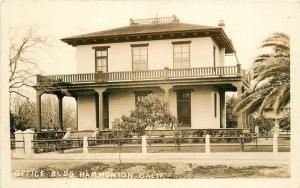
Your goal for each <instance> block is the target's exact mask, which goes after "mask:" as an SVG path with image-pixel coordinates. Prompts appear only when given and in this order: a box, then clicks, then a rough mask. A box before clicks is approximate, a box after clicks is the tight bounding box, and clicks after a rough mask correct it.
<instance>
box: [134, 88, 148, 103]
mask: <svg viewBox="0 0 300 188" xmlns="http://www.w3.org/2000/svg"><path fill="white" fill-rule="evenodd" d="M134 93H135V105H136V104H137V102H138V101H139V100H143V99H145V98H146V97H147V96H148V95H151V94H152V91H135V92H134Z"/></svg>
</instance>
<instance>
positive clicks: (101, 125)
mask: <svg viewBox="0 0 300 188" xmlns="http://www.w3.org/2000/svg"><path fill="white" fill-rule="evenodd" d="M105 90H106V88H96V89H95V91H96V92H97V93H98V109H99V110H98V117H99V127H98V129H99V130H103V129H104V121H103V92H104V91H105Z"/></svg>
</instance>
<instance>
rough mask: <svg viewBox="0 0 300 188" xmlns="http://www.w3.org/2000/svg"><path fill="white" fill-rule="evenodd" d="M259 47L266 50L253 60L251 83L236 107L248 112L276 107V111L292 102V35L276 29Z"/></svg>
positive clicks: (237, 109) (261, 111)
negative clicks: (290, 39) (290, 40)
mask: <svg viewBox="0 0 300 188" xmlns="http://www.w3.org/2000/svg"><path fill="white" fill-rule="evenodd" d="M260 48H261V49H262V50H263V52H264V53H263V54H261V55H259V56H257V57H256V58H255V60H254V62H253V64H252V67H251V70H250V73H251V78H252V81H251V87H250V88H249V89H248V90H247V91H246V92H244V93H243V95H242V96H241V98H240V99H239V101H238V103H237V105H236V107H235V109H234V111H235V112H241V111H245V112H248V113H253V112H258V113H259V114H260V115H262V114H263V111H264V110H266V109H270V108H272V109H274V111H275V112H276V114H278V113H279V112H280V110H281V109H283V108H285V107H286V105H288V104H289V102H290V47H289V36H288V35H286V34H284V33H274V34H272V35H271V36H270V37H268V38H267V39H265V40H264V41H263V42H262V44H261V46H260Z"/></svg>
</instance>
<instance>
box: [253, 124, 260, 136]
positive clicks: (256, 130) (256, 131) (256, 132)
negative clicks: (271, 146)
mask: <svg viewBox="0 0 300 188" xmlns="http://www.w3.org/2000/svg"><path fill="white" fill-rule="evenodd" d="M254 129H255V134H256V136H259V127H258V126H257V125H256V126H255V128H254Z"/></svg>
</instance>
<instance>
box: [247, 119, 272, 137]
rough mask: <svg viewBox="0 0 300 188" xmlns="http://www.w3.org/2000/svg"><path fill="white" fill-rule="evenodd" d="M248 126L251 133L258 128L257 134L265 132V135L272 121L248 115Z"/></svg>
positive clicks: (270, 127)
mask: <svg viewBox="0 0 300 188" xmlns="http://www.w3.org/2000/svg"><path fill="white" fill-rule="evenodd" d="M249 126H250V129H251V130H252V131H254V130H255V126H258V127H259V132H265V133H266V134H267V133H268V132H269V131H270V130H271V129H272V127H273V120H272V119H267V118H265V117H263V116H259V117H254V116H253V115H250V116H249Z"/></svg>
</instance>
